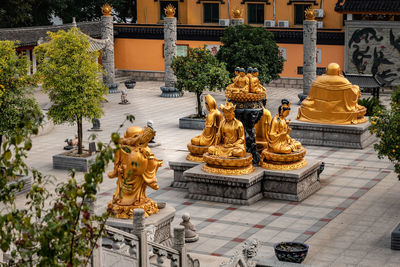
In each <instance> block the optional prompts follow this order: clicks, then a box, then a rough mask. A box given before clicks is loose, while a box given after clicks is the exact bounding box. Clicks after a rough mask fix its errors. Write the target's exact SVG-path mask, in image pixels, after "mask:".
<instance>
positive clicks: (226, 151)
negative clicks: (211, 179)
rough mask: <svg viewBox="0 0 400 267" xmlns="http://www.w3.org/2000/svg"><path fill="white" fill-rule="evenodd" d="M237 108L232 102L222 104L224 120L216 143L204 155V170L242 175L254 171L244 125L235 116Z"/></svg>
mask: <svg viewBox="0 0 400 267" xmlns="http://www.w3.org/2000/svg"><path fill="white" fill-rule="evenodd" d="M235 108H236V106H235V105H233V104H232V103H231V102H226V103H225V105H221V106H220V109H221V110H222V112H223V114H224V120H223V121H222V122H221V125H220V127H219V130H218V132H217V135H216V139H215V142H214V144H213V145H212V146H210V147H209V148H208V153H206V154H204V155H203V159H204V161H205V162H206V163H207V164H206V165H204V166H203V170H204V171H206V172H211V173H217V174H235V175H241V174H248V173H251V172H253V171H254V167H253V165H252V160H253V156H252V155H251V154H249V153H246V141H245V137H244V127H243V124H242V122H241V121H239V120H238V119H236V118H235Z"/></svg>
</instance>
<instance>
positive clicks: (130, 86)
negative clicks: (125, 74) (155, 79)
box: [125, 80, 136, 89]
mask: <svg viewBox="0 0 400 267" xmlns="http://www.w3.org/2000/svg"><path fill="white" fill-rule="evenodd" d="M135 85H136V81H133V80H130V81H126V82H125V86H126V88H128V89H133V88H135Z"/></svg>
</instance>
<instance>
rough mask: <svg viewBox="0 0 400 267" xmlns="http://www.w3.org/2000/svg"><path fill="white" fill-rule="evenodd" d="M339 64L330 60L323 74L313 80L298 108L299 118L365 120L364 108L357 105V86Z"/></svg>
mask: <svg viewBox="0 0 400 267" xmlns="http://www.w3.org/2000/svg"><path fill="white" fill-rule="evenodd" d="M340 72H341V71H340V66H339V65H338V64H336V63H330V64H329V65H328V67H327V69H326V74H324V75H321V76H319V77H317V79H315V81H314V82H313V84H312V86H311V89H310V92H309V93H308V96H307V98H306V99H304V100H303V102H302V104H301V107H300V108H299V111H298V114H297V119H298V120H300V121H307V122H316V123H329V124H359V123H364V122H366V121H367V118H365V117H364V115H365V113H366V111H367V110H366V108H365V107H363V106H360V105H358V99H359V98H360V97H361V92H360V88H359V87H358V86H357V85H353V84H351V83H350V82H349V80H347V79H346V78H344V77H343V76H342V75H341V74H340Z"/></svg>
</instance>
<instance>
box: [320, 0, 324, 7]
mask: <svg viewBox="0 0 400 267" xmlns="http://www.w3.org/2000/svg"><path fill="white" fill-rule="evenodd" d="M323 7H324V0H321V4H320V9H322V8H323Z"/></svg>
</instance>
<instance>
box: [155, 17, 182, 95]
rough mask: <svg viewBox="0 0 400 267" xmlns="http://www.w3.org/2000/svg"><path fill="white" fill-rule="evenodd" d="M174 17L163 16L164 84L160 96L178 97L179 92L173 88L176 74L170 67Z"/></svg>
mask: <svg viewBox="0 0 400 267" xmlns="http://www.w3.org/2000/svg"><path fill="white" fill-rule="evenodd" d="M176 39H177V32H176V18H175V17H165V18H164V62H165V78H164V81H165V86H161V88H160V89H161V91H162V94H161V97H172V98H176V97H180V96H181V94H180V92H179V90H178V89H176V88H175V82H176V76H175V75H174V71H173V70H172V68H171V63H172V58H173V57H174V56H176V53H177V48H176Z"/></svg>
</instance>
